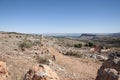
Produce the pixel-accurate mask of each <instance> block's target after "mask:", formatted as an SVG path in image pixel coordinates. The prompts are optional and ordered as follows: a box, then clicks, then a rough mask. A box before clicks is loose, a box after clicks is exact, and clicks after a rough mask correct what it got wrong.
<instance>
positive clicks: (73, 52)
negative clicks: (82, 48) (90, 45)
mask: <svg viewBox="0 0 120 80" xmlns="http://www.w3.org/2000/svg"><path fill="white" fill-rule="evenodd" d="M65 55H68V56H75V57H78V58H80V57H82V54H81V53H80V52H76V51H67V52H66V54H65Z"/></svg>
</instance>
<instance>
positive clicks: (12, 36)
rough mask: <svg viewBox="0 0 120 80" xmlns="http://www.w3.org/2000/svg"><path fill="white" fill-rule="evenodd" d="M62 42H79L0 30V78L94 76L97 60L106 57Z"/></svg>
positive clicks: (74, 79)
mask: <svg viewBox="0 0 120 80" xmlns="http://www.w3.org/2000/svg"><path fill="white" fill-rule="evenodd" d="M65 43H67V44H77V43H80V42H79V40H75V39H68V38H67V39H64V38H63V39H60V38H53V37H45V36H42V35H31V34H19V33H6V32H1V33H0V61H2V62H3V64H4V65H1V67H0V72H1V73H0V75H3V74H4V75H3V77H4V79H3V80H38V79H40V80H45V79H46V80H52V79H54V80H59V79H60V80H95V78H96V76H97V71H98V69H99V68H100V66H101V63H102V62H101V61H100V60H102V61H104V60H106V59H105V58H104V55H101V54H100V53H93V52H91V51H90V48H89V47H83V48H74V47H73V46H68V45H67V44H65ZM62 44H64V45H62ZM66 45H67V46H66ZM69 52H70V55H69ZM63 53H68V55H65V54H63ZM105 53H107V52H105ZM76 56H78V57H76ZM98 58H99V59H100V60H99V59H98ZM2 66H3V67H2Z"/></svg>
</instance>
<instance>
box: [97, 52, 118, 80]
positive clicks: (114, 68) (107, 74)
mask: <svg viewBox="0 0 120 80" xmlns="http://www.w3.org/2000/svg"><path fill="white" fill-rule="evenodd" d="M96 80H120V53H118V52H116V53H111V54H110V55H109V59H108V60H106V61H105V62H104V63H103V65H102V66H101V68H100V69H99V70H98V75H97V77H96Z"/></svg>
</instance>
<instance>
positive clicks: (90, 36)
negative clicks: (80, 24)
mask: <svg viewBox="0 0 120 80" xmlns="http://www.w3.org/2000/svg"><path fill="white" fill-rule="evenodd" d="M94 38H96V35H94V34H82V35H81V36H80V39H82V40H88V39H94Z"/></svg>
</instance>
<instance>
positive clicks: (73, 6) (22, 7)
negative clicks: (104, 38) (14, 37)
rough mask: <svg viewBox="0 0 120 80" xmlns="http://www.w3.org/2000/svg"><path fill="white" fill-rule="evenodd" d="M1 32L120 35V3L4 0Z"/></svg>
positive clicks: (109, 0) (0, 6) (0, 8)
mask: <svg viewBox="0 0 120 80" xmlns="http://www.w3.org/2000/svg"><path fill="white" fill-rule="evenodd" d="M0 31H13V32H23V33H113V32H120V0H0Z"/></svg>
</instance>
